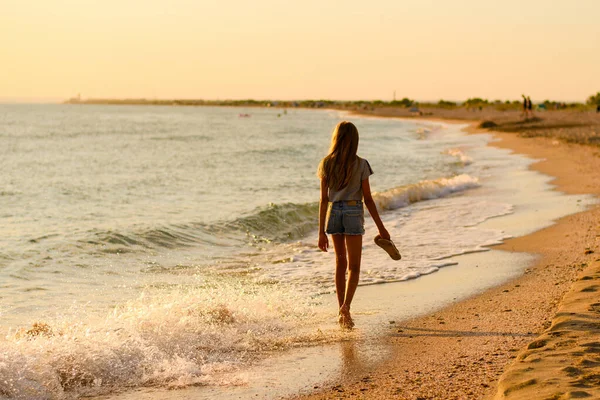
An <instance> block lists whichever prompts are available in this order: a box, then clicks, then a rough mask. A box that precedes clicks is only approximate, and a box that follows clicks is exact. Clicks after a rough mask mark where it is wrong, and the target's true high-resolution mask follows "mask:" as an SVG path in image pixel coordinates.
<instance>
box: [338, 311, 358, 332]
mask: <svg viewBox="0 0 600 400" xmlns="http://www.w3.org/2000/svg"><path fill="white" fill-rule="evenodd" d="M338 323H339V324H340V327H341V328H342V329H352V328H353V327H354V321H352V316H351V315H350V309H349V308H348V306H346V305H343V306H341V307H340V312H339V317H338Z"/></svg>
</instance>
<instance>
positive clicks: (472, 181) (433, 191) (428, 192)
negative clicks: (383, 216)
mask: <svg viewBox="0 0 600 400" xmlns="http://www.w3.org/2000/svg"><path fill="white" fill-rule="evenodd" d="M478 186H479V180H478V179H477V178H474V177H472V176H469V175H466V174H462V175H457V176H454V177H452V178H440V179H435V180H426V181H421V182H418V183H415V184H411V185H406V186H400V187H397V188H394V189H390V190H386V191H385V192H379V193H377V192H376V193H373V199H374V200H375V203H376V204H377V207H378V208H379V209H380V210H395V209H397V208H401V207H406V206H408V205H410V204H412V203H416V202H418V201H422V200H431V199H437V198H440V197H444V196H447V195H449V194H451V193H455V192H460V191H463V190H467V189H472V188H476V187H478Z"/></svg>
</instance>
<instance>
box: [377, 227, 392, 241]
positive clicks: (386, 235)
mask: <svg viewBox="0 0 600 400" xmlns="http://www.w3.org/2000/svg"><path fill="white" fill-rule="evenodd" d="M379 236H381V238H382V239H386V240H390V233H389V232H388V231H387V229H385V228H381V229H380V230H379Z"/></svg>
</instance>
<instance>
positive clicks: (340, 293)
mask: <svg viewBox="0 0 600 400" xmlns="http://www.w3.org/2000/svg"><path fill="white" fill-rule="evenodd" d="M331 239H332V240H333V248H334V250H335V293H336V295H337V299H338V307H341V306H342V304H344V297H345V293H346V269H347V268H348V261H347V258H346V242H345V240H344V235H331Z"/></svg>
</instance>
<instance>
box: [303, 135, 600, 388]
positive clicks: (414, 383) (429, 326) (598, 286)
mask: <svg viewBox="0 0 600 400" xmlns="http://www.w3.org/2000/svg"><path fill="white" fill-rule="evenodd" d="M552 129H554V128H552ZM556 129H560V128H556ZM581 129H587V130H588V131H590V132H594V133H593V134H592V133H589V132H588V135H587V136H594V135H595V131H594V129H595V125H594V124H589V125H588V126H587V128H586V127H583V128H581ZM496 136H498V137H499V138H500V139H502V141H501V142H498V143H496V144H495V145H497V146H500V147H506V148H510V149H513V150H514V151H515V152H517V153H521V154H526V155H529V156H531V157H533V158H537V159H545V161H541V162H538V163H536V164H534V165H533V166H532V168H533V169H535V170H538V171H540V172H542V173H545V174H548V175H551V176H554V177H556V180H555V181H554V182H553V183H554V184H556V185H557V187H558V190H560V191H563V192H567V193H590V194H595V195H599V194H600V149H599V148H598V147H595V146H584V145H578V144H569V143H565V141H564V140H557V139H556V138H553V137H550V138H548V137H534V138H529V139H524V138H522V137H519V136H517V135H516V134H514V133H496ZM540 136H552V135H551V134H549V135H540ZM557 136H559V135H557ZM498 248H501V249H504V250H513V251H524V252H532V253H538V254H540V256H541V257H540V258H539V260H538V262H537V263H536V264H535V265H533V266H531V267H530V268H528V269H527V270H526V271H525V274H524V275H523V276H522V277H520V278H518V279H516V280H514V281H511V282H509V283H507V284H504V285H502V286H500V287H497V288H494V289H491V290H488V291H486V292H484V293H482V294H480V295H478V296H475V297H473V298H471V299H468V300H466V301H463V302H460V303H457V304H453V305H451V306H449V307H447V308H445V309H443V310H441V311H439V312H436V313H435V314H432V315H428V316H425V317H421V318H417V319H414V320H410V321H407V322H403V323H402V324H400V325H399V326H394V328H393V329H392V330H391V331H390V335H389V341H390V342H391V344H392V346H393V348H394V350H393V354H392V356H391V357H390V358H389V359H388V360H387V361H385V362H384V363H382V364H381V365H379V366H378V367H376V368H375V369H372V370H365V369H360V368H359V369H358V370H360V371H362V372H360V373H356V374H353V375H350V376H346V377H340V380H339V381H338V382H334V383H332V384H331V385H329V386H328V387H325V388H324V389H322V390H321V391H319V392H317V393H313V394H311V395H308V396H303V397H302V398H303V399H330V398H353V397H359V398H372V399H384V398H394V399H482V398H490V399H491V398H498V399H502V398H508V399H512V398H515V399H517V398H519V399H548V398H552V399H563V398H565V399H566V398H575V397H583V396H588V397H589V398H600V389H599V387H600V319H598V317H599V316H600V313H599V311H600V207H594V208H593V209H590V210H588V211H585V212H582V213H579V214H575V215H570V216H567V217H565V218H562V219H560V220H559V221H557V223H556V224H555V225H553V226H551V227H549V228H546V229H543V230H541V231H538V232H535V233H533V234H531V235H528V236H525V237H521V238H516V239H511V240H509V241H507V242H506V243H505V244H503V245H502V246H498ZM565 294H566V296H565ZM561 396H562V397H561Z"/></svg>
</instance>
